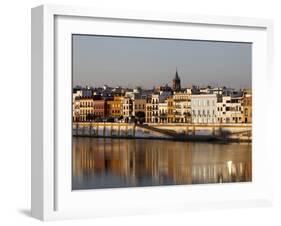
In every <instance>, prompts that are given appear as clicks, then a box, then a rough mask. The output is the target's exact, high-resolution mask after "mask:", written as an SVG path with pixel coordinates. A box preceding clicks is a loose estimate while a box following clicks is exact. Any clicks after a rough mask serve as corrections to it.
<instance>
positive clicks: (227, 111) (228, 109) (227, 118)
mask: <svg viewBox="0 0 281 226" xmlns="http://www.w3.org/2000/svg"><path fill="white" fill-rule="evenodd" d="M242 101H243V98H242V97H231V96H222V97H221V100H219V101H218V103H217V121H218V123H243V106H242Z"/></svg>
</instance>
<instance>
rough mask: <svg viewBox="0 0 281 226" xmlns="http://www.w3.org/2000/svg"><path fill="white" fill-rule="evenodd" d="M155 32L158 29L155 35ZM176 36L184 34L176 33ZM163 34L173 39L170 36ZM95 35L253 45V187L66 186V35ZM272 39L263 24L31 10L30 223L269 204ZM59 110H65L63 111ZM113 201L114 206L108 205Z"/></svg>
mask: <svg viewBox="0 0 281 226" xmlns="http://www.w3.org/2000/svg"><path fill="white" fill-rule="evenodd" d="M101 25H102V26H101ZM115 25H116V26H115ZM133 27H136V28H133ZM157 27H159V29H154V28H157ZM160 27H161V28H160ZM187 28H188V29H187ZM179 29H182V30H186V32H183V33H180V32H178V31H179ZM167 30H169V31H171V30H172V31H173V33H172V34H171V33H167ZM97 32H98V34H103V35H112V34H114V35H120V36H139V37H146V36H149V37H174V38H185V39H195V40H202V39H203V40H223V41H247V42H252V43H253V44H254V48H253V68H252V69H253V75H252V76H253V90H254V95H253V105H254V109H255V110H254V114H253V121H254V123H253V168H254V169H253V182H251V183H237V184H233V183H230V184H225V185H216V184H212V185H196V186H195V187H194V186H192V185H181V186H165V187H153V188H152V187H146V188H122V189H105V190H99V191H91V190H90V191H82V192H72V191H71V187H70V183H69V182H70V180H71V178H70V176H69V175H70V173H71V172H70V171H69V170H70V166H71V161H69V160H70V156H71V154H70V153H71V150H69V153H67V150H68V148H69V144H70V142H69V139H71V136H66V137H65V138H64V137H63V135H62V134H70V133H69V132H70V125H71V120H69V118H68V117H65V116H66V115H68V114H69V117H71V116H70V115H71V112H69V111H70V109H71V108H69V106H70V105H71V96H70V90H71V86H69V84H71V76H70V77H69V75H71V61H70V55H71V45H69V43H70V42H69V39H70V37H69V35H70V34H72V33H84V34H92V33H95V34H96V33H97ZM272 39H273V22H272V21H271V20H265V19H253V18H238V17H237V18H236V17H221V16H199V15H182V14H172V13H161V14H160V13H154V12H132V11H130V12H128V11H116V10H114V11H112V10H104V9H103V10H102V9H90V8H83V7H81V8H80V7H71V6H56V5H43V6H39V7H36V8H33V9H32V134H31V135H32V186H31V188H32V191H31V192H32V200H31V210H32V211H31V213H32V216H34V217H36V218H38V219H41V220H56V219H66V218H84V217H96V216H113V215H128V214H139V213H141V214H143V213H152V212H165V211H186V210H196V209H210V208H211V209H212V208H234V207H253V206H261V205H262V206H264V205H271V204H272V202H273V192H272V190H273V178H271V177H268V175H269V172H270V171H271V170H272V168H273V166H272V165H273V159H272V156H273V150H272V149H269V148H268V147H269V139H268V137H267V136H266V135H265V134H266V129H267V126H266V122H267V120H268V117H269V116H268V114H267V110H265V109H268V108H267V107H266V106H268V105H269V104H270V101H266V99H265V97H264V94H263V92H265V93H269V94H270V93H271V92H272V91H271V90H270V88H269V87H271V86H272V84H273V73H272V68H273V67H272V63H273V59H272V58H273V46H272V45H273V40H272ZM62 82H65V84H66V85H65V84H62ZM67 84H68V85H67ZM262 91H263V92H262ZM261 102H264V104H263V105H262V104H261ZM61 103H65V104H64V106H66V107H63V106H62V104H61ZM260 119H264V120H260ZM62 150H63V151H62ZM264 153H266V154H264ZM162 197H165V199H162ZM87 200H88V201H87ZM110 200H111V202H112V203H111V205H110V206H108V204H109V202H110Z"/></svg>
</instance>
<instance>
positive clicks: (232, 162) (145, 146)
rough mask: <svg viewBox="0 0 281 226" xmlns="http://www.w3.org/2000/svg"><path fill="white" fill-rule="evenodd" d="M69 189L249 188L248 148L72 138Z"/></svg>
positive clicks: (249, 152) (187, 143) (250, 155)
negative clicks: (246, 184)
mask: <svg viewBox="0 0 281 226" xmlns="http://www.w3.org/2000/svg"><path fill="white" fill-rule="evenodd" d="M72 151H73V154H72V158H73V163H72V189H73V190H78V189H97V188H117V187H136V186H156V185H158V186H159V185H180V184H207V183H229V182H248V181H251V180H252V145H251V144H248V143H228V144H221V143H200V142H180V141H171V140H145V139H111V138H92V137H73V150H72Z"/></svg>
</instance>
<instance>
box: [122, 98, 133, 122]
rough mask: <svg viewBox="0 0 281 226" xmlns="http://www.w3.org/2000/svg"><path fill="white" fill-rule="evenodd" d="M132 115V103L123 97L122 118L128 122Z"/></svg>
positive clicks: (129, 99)
mask: <svg viewBox="0 0 281 226" xmlns="http://www.w3.org/2000/svg"><path fill="white" fill-rule="evenodd" d="M132 115H133V102H132V100H131V98H129V97H123V99H122V116H123V117H124V118H123V120H124V121H125V122H129V121H130V120H131V117H132Z"/></svg>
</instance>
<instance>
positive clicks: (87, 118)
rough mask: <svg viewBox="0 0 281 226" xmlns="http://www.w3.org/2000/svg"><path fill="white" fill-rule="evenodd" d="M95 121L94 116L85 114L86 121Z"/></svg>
mask: <svg viewBox="0 0 281 226" xmlns="http://www.w3.org/2000/svg"><path fill="white" fill-rule="evenodd" d="M95 119H96V116H95V115H94V114H87V115H86V121H93V120H95Z"/></svg>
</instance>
